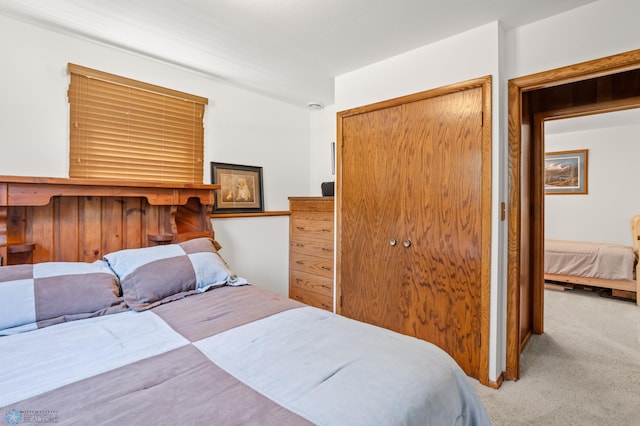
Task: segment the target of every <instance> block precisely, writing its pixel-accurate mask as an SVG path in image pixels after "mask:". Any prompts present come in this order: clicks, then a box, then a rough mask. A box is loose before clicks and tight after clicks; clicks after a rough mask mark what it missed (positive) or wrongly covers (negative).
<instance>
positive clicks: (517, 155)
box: [505, 49, 640, 380]
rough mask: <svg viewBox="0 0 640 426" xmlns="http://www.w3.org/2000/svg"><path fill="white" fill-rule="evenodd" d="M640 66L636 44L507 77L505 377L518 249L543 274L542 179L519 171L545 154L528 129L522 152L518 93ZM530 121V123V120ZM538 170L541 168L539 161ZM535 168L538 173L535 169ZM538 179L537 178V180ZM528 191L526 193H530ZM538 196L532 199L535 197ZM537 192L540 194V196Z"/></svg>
mask: <svg viewBox="0 0 640 426" xmlns="http://www.w3.org/2000/svg"><path fill="white" fill-rule="evenodd" d="M636 69H640V49H639V50H633V51H630V52H625V53H621V54H618V55H613V56H608V57H605V58H601V59H596V60H592V61H588V62H583V63H580V64H576V65H571V66H567V67H563V68H558V69H554V70H550V71H545V72H541V73H537V74H532V75H529V76H524V77H519V78H515V79H511V80H509V84H508V108H509V111H508V125H509V127H508V129H509V136H508V144H509V154H508V155H509V158H508V180H509V195H508V196H509V220H508V250H507V253H508V254H507V256H508V262H507V313H506V314H507V322H506V340H507V341H506V370H505V379H508V380H517V379H519V378H520V353H521V349H522V348H521V345H520V341H521V336H520V285H521V278H520V256H521V254H522V252H523V250H535V252H534V253H533V256H532V268H531V269H532V271H533V273H534V276H535V277H542V276H543V272H544V270H543V268H544V263H543V262H544V259H543V252H542V250H543V243H544V241H543V239H544V234H543V232H544V226H543V225H544V210H543V208H544V198H543V197H544V189H543V187H542V185H543V183H542V179H537V180H536V179H534V184H533V186H534V187H533V188H524V187H523V186H522V178H521V171H522V166H523V164H524V162H528V164H530V165H531V167H532V168H533V170H534V173H535V170H536V164H537V163H535V161H538V160H539V159H540V158H544V143H543V141H544V138H543V135H541V134H539V132H540V131H541V129H538V130H537V131H534V132H533V138H532V142H531V143H532V145H533V148H532V150H531V151H532V152H531V156H529V155H528V154H526V153H523V152H522V149H521V148H522V145H521V144H522V132H523V122H524V121H523V94H524V93H525V92H529V91H534V90H539V89H545V88H549V87H553V86H559V85H563V84H569V83H575V82H579V81H583V80H588V79H592V78H597V77H602V76H606V75H611V74H617V73H621V72H624V71H630V70H636ZM634 107H640V101H639V100H638V99H637V98H630V99H628V100H626V101H619V102H615V103H610V102H609V103H596V104H592V105H591V106H590V107H589V108H582V109H574V110H563V111H549V114H547V115H544V114H543V115H541V116H539V118H540V120H536V121H539V123H538V126H539V127H541V126H540V125H539V124H540V123H541V122H542V121H543V120H544V119H547V118H561V117H562V116H567V117H568V116H571V115H572V114H573V115H574V116H575V115H587V114H593V113H599V112H605V111H613V110H618V109H628V108H634ZM531 124H532V125H534V126H535V123H531ZM536 134H537V136H536ZM539 166H540V167H538V170H541V165H539ZM538 173H542V172H540V171H538ZM536 182H537V183H536ZM529 191H530V192H529ZM529 195H530V196H531V197H532V199H533V204H534V205H533V206H532V213H533V215H532V216H533V217H532V219H531V220H532V222H533V225H532V227H531V228H530V241H531V247H522V246H521V232H522V229H521V216H520V215H521V213H522V208H523V206H522V203H521V201H522V200H523V199H526V198H525V197H527V196H529ZM536 197H537V198H536ZM541 197H542V199H540V198H541ZM543 288H544V281H543V279H537V280H536V281H534V282H533V298H532V301H531V303H532V310H531V312H532V316H533V318H532V324H533V332H535V333H542V332H543V311H544V306H543V303H544V302H543V297H544V296H543V295H544V291H543Z"/></svg>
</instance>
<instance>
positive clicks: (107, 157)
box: [68, 64, 208, 183]
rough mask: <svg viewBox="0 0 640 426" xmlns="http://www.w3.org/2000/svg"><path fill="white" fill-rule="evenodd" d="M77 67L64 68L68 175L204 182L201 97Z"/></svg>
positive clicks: (202, 109)
mask: <svg viewBox="0 0 640 426" xmlns="http://www.w3.org/2000/svg"><path fill="white" fill-rule="evenodd" d="M78 69H84V68H82V67H78V66H75V65H73V64H69V71H70V73H71V82H70V84H69V92H68V96H69V103H70V111H71V116H70V150H69V157H70V161H69V164H70V165H69V176H70V177H72V178H85V179H122V180H146V181H153V182H159V181H163V182H192V183H202V182H203V161H202V159H203V155H204V126H203V122H202V119H203V116H204V105H205V104H206V103H207V102H208V101H207V100H206V99H205V98H199V97H193V96H192V95H187V96H186V97H181V96H179V95H180V94H181V92H176V93H172V91H171V89H165V88H160V89H162V90H158V91H153V90H151V88H153V87H156V88H157V86H152V85H147V84H146V83H140V82H136V81H133V80H131V81H128V80H127V79H125V78H123V77H119V76H112V75H110V74H106V73H102V72H100V71H95V70H92V71H95V72H96V73H98V74H99V77H100V78H96V76H95V75H89V76H85V75H83V74H82V73H78V72H76V71H77V70H78ZM88 74H91V73H88ZM108 76H111V77H113V78H112V80H113V81H108V78H107V77H108ZM176 94H178V95H176Z"/></svg>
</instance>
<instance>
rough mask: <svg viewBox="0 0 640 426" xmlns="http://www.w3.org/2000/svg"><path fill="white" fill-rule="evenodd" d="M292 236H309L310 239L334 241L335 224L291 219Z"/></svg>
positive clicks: (323, 221)
mask: <svg viewBox="0 0 640 426" xmlns="http://www.w3.org/2000/svg"><path fill="white" fill-rule="evenodd" d="M290 228H291V229H290V230H291V236H292V237H295V236H297V235H299V234H305V235H308V236H309V238H315V239H321V240H330V241H333V222H330V221H325V220H307V219H299V218H297V217H295V216H294V217H292V218H291V225H290Z"/></svg>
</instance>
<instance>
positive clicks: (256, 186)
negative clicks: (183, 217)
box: [211, 162, 264, 213]
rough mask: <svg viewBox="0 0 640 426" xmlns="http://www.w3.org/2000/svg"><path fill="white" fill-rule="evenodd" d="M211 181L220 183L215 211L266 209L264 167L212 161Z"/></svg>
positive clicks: (230, 211)
mask: <svg viewBox="0 0 640 426" xmlns="http://www.w3.org/2000/svg"><path fill="white" fill-rule="evenodd" d="M211 183H213V184H220V186H221V188H220V190H218V191H217V193H216V202H215V204H214V205H213V213H258V212H262V211H264V203H263V196H262V167H256V166H243V165H240V164H229V163H214V162H212V163H211Z"/></svg>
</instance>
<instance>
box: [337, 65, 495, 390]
mask: <svg viewBox="0 0 640 426" xmlns="http://www.w3.org/2000/svg"><path fill="white" fill-rule="evenodd" d="M476 88H481V89H482V114H483V130H482V146H483V149H482V172H481V174H482V177H481V179H482V229H481V238H482V243H481V250H482V263H481V271H480V281H481V282H480V327H479V329H480V351H479V352H480V354H479V357H480V359H479V363H478V364H479V368H478V375H479V377H478V379H479V381H480V383H482V384H483V385H487V386H493V387H496V385H495V383H493V384H492V383H491V382H490V381H489V352H490V320H491V318H490V311H491V218H492V212H491V200H492V190H493V188H492V182H491V178H492V141H493V139H492V136H493V133H492V123H493V121H492V76H490V75H489V76H485V77H480V78H476V79H472V80H467V81H464V82H460V83H456V84H451V85H448V86H444V87H439V88H435V89H431V90H427V91H423V92H419V93H415V94H411V95H406V96H402V97H398V98H394V99H389V100H386V101H381V102H377V103H374V104H370V105H365V106H361V107H357V108H352V109H349V110H345V111H341V112H338V114H337V135H336V197H335V203H336V254H337V256H336V290H335V291H336V294H335V296H336V312H337V313H341V306H340V301H341V300H342V288H341V281H340V273H341V270H342V265H341V256H340V253H341V249H342V243H341V241H342V232H341V223H342V214H341V212H342V199H341V194H342V149H343V141H342V120H343V119H344V118H346V117H349V116H351V115H355V114H363V113H366V112H370V111H375V110H379V109H383V108H390V107H393V106H397V105H401V104H405V103H408V102H415V101H419V100H423V99H428V98H433V97H436V96H442V95H446V94H450V93H455V92H460V91H464V90H468V89H476Z"/></svg>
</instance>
